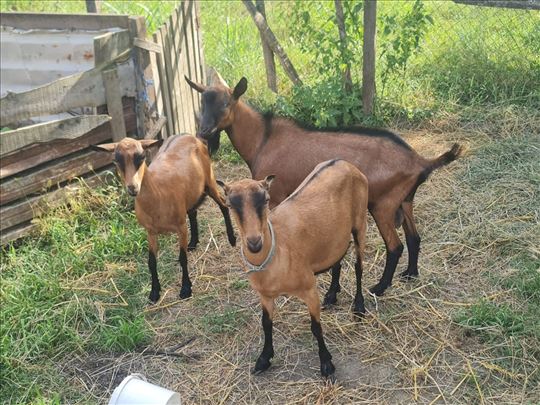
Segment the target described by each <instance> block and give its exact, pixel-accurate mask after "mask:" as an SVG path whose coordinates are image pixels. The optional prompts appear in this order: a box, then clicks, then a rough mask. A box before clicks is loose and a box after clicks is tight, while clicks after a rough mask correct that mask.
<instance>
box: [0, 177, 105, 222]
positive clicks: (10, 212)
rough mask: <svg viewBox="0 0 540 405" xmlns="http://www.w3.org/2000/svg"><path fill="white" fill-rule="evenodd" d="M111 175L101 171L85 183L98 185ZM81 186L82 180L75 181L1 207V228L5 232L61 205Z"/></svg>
mask: <svg viewBox="0 0 540 405" xmlns="http://www.w3.org/2000/svg"><path fill="white" fill-rule="evenodd" d="M109 176H111V172H110V171H105V172H101V173H99V174H96V175H92V176H89V177H88V178H87V179H84V184H86V185H87V186H88V187H96V186H98V185H99V184H103V183H104V182H106V179H107V177H109ZM80 187H81V183H80V182H74V183H72V184H70V185H67V186H64V187H62V188H59V189H58V190H55V191H52V192H50V193H47V194H43V195H39V196H37V197H32V198H30V199H28V200H24V201H20V202H17V203H15V204H10V205H5V206H3V207H1V208H0V217H1V218H2V221H1V223H0V230H1V231H2V233H3V231H4V230H6V229H9V228H12V227H14V226H16V225H19V224H22V223H25V222H27V221H30V220H31V219H33V218H36V217H38V216H40V215H42V214H43V213H44V212H46V211H48V210H49V209H51V208H54V207H56V206H58V205H60V204H61V203H62V202H64V201H65V199H66V198H68V197H69V196H71V195H73V194H74V193H76V192H77V191H78V190H79V189H80Z"/></svg>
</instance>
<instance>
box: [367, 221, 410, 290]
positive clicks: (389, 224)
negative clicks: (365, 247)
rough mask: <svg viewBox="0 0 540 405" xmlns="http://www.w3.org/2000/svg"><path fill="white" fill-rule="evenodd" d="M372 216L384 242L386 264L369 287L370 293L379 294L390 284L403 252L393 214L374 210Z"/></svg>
mask: <svg viewBox="0 0 540 405" xmlns="http://www.w3.org/2000/svg"><path fill="white" fill-rule="evenodd" d="M384 214H387V215H384ZM373 218H374V219H375V222H376V224H377V227H378V228H379V232H380V233H381V236H382V237H383V239H384V242H385V244H386V264H385V266H384V271H383V274H382V277H381V279H380V280H379V282H378V283H377V284H376V285H374V286H373V287H371V288H370V289H369V291H370V292H371V293H372V294H375V295H379V296H380V295H383V294H384V291H385V290H386V289H387V288H388V287H389V286H390V285H391V284H392V279H393V277H394V273H395V271H396V266H397V264H398V261H399V258H400V257H401V254H402V253H403V244H402V243H401V241H400V240H399V236H398V234H397V232H396V228H395V227H394V215H393V214H392V215H388V211H386V212H383V213H381V212H380V211H376V212H374V213H373Z"/></svg>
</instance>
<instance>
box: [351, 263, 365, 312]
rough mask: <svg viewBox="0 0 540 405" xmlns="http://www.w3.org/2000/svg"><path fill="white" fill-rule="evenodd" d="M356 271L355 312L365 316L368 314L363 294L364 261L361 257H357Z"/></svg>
mask: <svg viewBox="0 0 540 405" xmlns="http://www.w3.org/2000/svg"><path fill="white" fill-rule="evenodd" d="M354 272H355V273H356V295H355V297H354V308H353V313H354V314H355V315H356V316H359V317H363V316H364V315H365V314H366V307H365V305H364V296H363V295H362V262H361V261H360V258H359V257H358V258H356V263H355V264H354Z"/></svg>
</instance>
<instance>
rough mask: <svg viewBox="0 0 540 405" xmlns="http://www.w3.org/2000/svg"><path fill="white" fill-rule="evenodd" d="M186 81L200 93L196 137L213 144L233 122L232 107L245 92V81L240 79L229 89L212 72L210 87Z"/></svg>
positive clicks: (219, 77) (217, 74)
mask: <svg viewBox="0 0 540 405" xmlns="http://www.w3.org/2000/svg"><path fill="white" fill-rule="evenodd" d="M186 81H187V82H188V84H189V85H190V86H191V88H193V89H194V90H196V91H198V92H199V93H202V96H201V98H202V103H201V117H200V122H199V129H198V131H197V136H198V137H200V138H202V139H204V140H206V141H207V142H208V143H211V142H215V139H214V138H215V137H216V136H218V137H219V134H220V132H221V130H223V129H225V128H227V127H229V126H230V125H231V124H232V123H233V121H234V107H235V105H236V104H237V103H238V99H239V98H240V96H241V95H242V94H244V93H245V92H246V90H247V79H246V78H245V77H242V78H241V79H240V81H239V82H238V84H237V85H236V86H235V87H234V89H231V88H230V87H229V86H228V85H227V83H225V81H224V80H223V78H222V77H221V76H220V75H219V73H217V72H214V79H213V83H212V86H204V85H202V84H199V83H195V82H192V81H191V80H190V79H189V78H187V77H186Z"/></svg>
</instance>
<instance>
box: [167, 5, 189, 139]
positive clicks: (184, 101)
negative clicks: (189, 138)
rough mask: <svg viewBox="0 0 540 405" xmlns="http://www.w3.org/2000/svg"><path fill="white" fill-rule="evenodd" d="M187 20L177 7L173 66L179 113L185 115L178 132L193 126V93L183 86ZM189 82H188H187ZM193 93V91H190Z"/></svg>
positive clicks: (173, 32)
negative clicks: (189, 107) (190, 104)
mask: <svg viewBox="0 0 540 405" xmlns="http://www.w3.org/2000/svg"><path fill="white" fill-rule="evenodd" d="M184 22H185V20H184V19H183V18H182V14H181V13H180V12H179V8H176V10H175V11H174V12H173V14H172V16H171V27H172V31H171V32H172V34H173V43H174V48H173V52H174V55H172V56H173V57H174V58H175V60H176V61H175V62H173V68H174V74H175V78H174V80H175V83H174V85H175V88H176V89H177V96H178V98H179V101H178V104H177V105H178V114H179V115H182V117H183V125H182V126H181V127H179V128H178V132H177V133H182V132H187V131H189V128H191V118H190V113H189V110H188V108H187V107H188V105H189V104H188V103H191V94H188V93H187V92H186V90H185V88H184V86H183V84H184V83H186V81H185V79H184V75H186V74H187V73H186V72H187V69H188V66H187V59H186V55H185V45H184V38H185V27H184ZM186 84H187V83H186ZM190 93H191V91H190Z"/></svg>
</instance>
